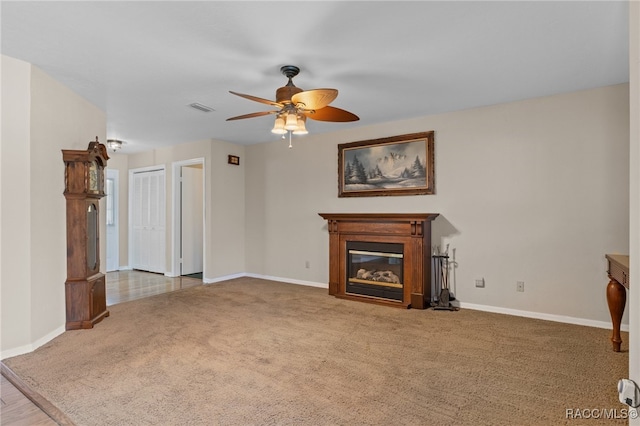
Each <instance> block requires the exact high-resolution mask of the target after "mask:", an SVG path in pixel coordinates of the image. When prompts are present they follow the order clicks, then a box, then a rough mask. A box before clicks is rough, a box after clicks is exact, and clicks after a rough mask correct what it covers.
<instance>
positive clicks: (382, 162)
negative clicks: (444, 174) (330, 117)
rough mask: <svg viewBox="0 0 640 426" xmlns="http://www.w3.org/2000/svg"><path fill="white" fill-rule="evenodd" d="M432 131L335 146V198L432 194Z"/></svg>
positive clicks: (433, 189)
mask: <svg viewBox="0 0 640 426" xmlns="http://www.w3.org/2000/svg"><path fill="white" fill-rule="evenodd" d="M433 166H434V154H433V131H431V132H422V133H412V134H408V135H401V136H392V137H388V138H382V139H373V140H368V141H360V142H350V143H343V144H340V145H338V197H373V196H379V195H422V194H434V193H435V188H434V176H435V174H434V170H433Z"/></svg>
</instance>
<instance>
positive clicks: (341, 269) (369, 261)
mask: <svg viewBox="0 0 640 426" xmlns="http://www.w3.org/2000/svg"><path fill="white" fill-rule="evenodd" d="M320 216H322V217H323V218H324V219H326V220H327V222H328V226H327V227H328V230H329V294H331V295H334V296H335V297H339V298H343V299H351V300H358V301H363V302H369V303H377V304H383V305H389V306H396V307H402V308H417V309H425V308H427V307H429V304H430V301H431V282H430V279H431V250H430V247H431V222H432V221H433V220H434V219H435V218H436V217H437V216H438V214H436V213H407V214H394V213H381V214H373V213H364V214H358V213H320Z"/></svg>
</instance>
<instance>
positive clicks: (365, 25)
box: [1, 1, 629, 152]
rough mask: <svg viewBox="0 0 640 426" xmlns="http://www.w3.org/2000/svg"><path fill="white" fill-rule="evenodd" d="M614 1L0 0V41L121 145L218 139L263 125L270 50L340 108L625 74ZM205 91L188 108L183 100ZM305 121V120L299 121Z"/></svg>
mask: <svg viewBox="0 0 640 426" xmlns="http://www.w3.org/2000/svg"><path fill="white" fill-rule="evenodd" d="M627 11H628V4H627V2H615V1H604V2H593V1H584V2H583V1H568V2H551V1H550V2H544V1H533V2H525V1H511V2H506V1H505V2H485V1H472V2H459V1H412V2H399V1H393V2H382V1H373V2H364V1H337V2H330V1H322V2H311V1H296V2H288V1H285V2H273V1H258V2H247V1H233V2H231V1H229V2H227V1H199V2H187V1H173V2H170V1H158V2H154V1H140V2H118V1H106V2H98V1H86V2H75V1H74V2H67V1H65V2H54V1H43V2H36V1H27V2H10V1H2V2H1V19H2V22H1V23H2V34H1V35H2V54H4V55H8V56H11V57H14V58H18V59H22V60H24V61H27V62H30V63H32V64H34V65H36V66H38V67H39V68H41V69H43V70H44V71H45V72H46V73H47V74H49V75H51V76H52V77H54V78H55V79H57V80H58V81H60V82H62V83H63V84H65V85H67V86H68V87H70V88H71V89H73V90H74V91H75V92H77V93H79V94H80V95H82V96H83V97H85V98H86V99H88V100H89V101H91V102H92V103H94V104H95V105H97V106H98V107H100V108H102V109H103V110H104V111H106V113H107V121H108V124H107V126H108V130H107V137H109V138H118V139H123V140H125V141H126V143H127V144H126V145H125V148H124V150H123V152H138V151H143V150H148V149H153V148H156V147H161V146H169V145H174V144H178V143H183V142H189V141H195V140H202V139H209V138H211V139H217V140H224V141H229V142H233V143H239V144H254V143H261V142H268V141H273V140H276V139H277V138H278V136H277V135H273V134H272V133H270V129H271V127H272V125H273V116H266V117H259V118H252V119H246V120H238V121H225V120H226V119H227V118H229V117H232V116H236V115H241V114H247V113H251V112H257V111H265V110H269V109H272V108H271V107H269V106H268V105H263V104H260V103H256V102H252V101H249V100H247V99H243V98H240V97H237V96H234V95H232V94H230V93H229V90H233V91H237V92H241V93H246V94H250V95H254V96H257V97H261V98H267V99H272V100H275V90H276V89H277V88H278V87H280V86H283V85H284V84H286V78H285V77H284V76H283V75H282V74H280V67H281V66H282V65H287V64H292V65H297V66H299V67H300V68H301V73H300V75H298V76H297V77H296V78H295V79H294V82H295V84H296V86H298V87H300V88H303V89H313V88H325V87H330V88H336V89H338V90H339V91H340V94H339V96H338V98H337V99H336V100H335V101H334V102H333V103H332V104H331V105H332V106H334V107H338V108H342V109H346V110H348V111H350V112H353V113H355V114H357V115H358V116H359V117H360V121H357V122H353V123H323V122H318V121H312V120H309V121H308V122H307V128H308V129H309V131H310V132H311V133H325V132H332V131H336V130H342V129H347V128H352V127H356V126H364V125H371V124H374V123H381V122H387V121H394V120H398V119H403V118H411V117H419V116H425V115H429V114H436V113H441V112H446V111H454V110H460V109H465V108H472V107H478V106H482V105H491V104H496V103H502V102H509V101H514V100H519V99H525V98H531V97H537V96H546V95H551V94H556V93H562V92H570V91H575V90H582V89H588V88H593V87H599V86H605V85H610V84H617V83H623V82H628V81H629V77H628V13H627ZM193 102H198V103H202V104H204V105H208V106H210V107H212V108H213V109H214V110H215V111H214V112H210V113H203V112H200V111H197V110H194V109H192V108H189V107H188V106H187V105H188V104H191V103H193ZM302 137H304V136H302Z"/></svg>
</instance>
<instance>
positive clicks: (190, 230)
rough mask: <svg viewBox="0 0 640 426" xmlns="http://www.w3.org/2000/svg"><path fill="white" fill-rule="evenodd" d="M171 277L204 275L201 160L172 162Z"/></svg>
mask: <svg viewBox="0 0 640 426" xmlns="http://www.w3.org/2000/svg"><path fill="white" fill-rule="evenodd" d="M172 174H173V185H174V191H173V193H174V194H175V197H173V247H172V275H173V276H185V277H192V278H198V279H203V277H205V276H206V274H205V262H204V259H205V250H206V244H205V238H204V235H205V198H206V197H205V192H206V191H205V167H204V158H196V159H192V160H186V161H178V162H175V163H173V173H172Z"/></svg>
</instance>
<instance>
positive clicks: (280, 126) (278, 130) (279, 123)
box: [271, 116, 287, 135]
mask: <svg viewBox="0 0 640 426" xmlns="http://www.w3.org/2000/svg"><path fill="white" fill-rule="evenodd" d="M271 133H275V134H276V135H284V134H285V133H287V131H286V130H285V128H284V118H282V117H281V116H277V117H276V122H275V123H274V125H273V129H271Z"/></svg>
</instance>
